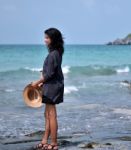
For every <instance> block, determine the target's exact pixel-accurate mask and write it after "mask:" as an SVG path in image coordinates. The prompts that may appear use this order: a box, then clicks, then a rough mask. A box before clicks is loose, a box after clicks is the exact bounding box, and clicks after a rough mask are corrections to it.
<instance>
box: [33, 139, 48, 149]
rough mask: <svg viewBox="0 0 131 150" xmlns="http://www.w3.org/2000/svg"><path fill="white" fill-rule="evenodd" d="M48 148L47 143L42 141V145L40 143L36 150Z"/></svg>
mask: <svg viewBox="0 0 131 150" xmlns="http://www.w3.org/2000/svg"><path fill="white" fill-rule="evenodd" d="M47 147H48V143H47V141H44V140H42V141H41V142H40V143H38V144H37V145H36V146H35V147H34V150H38V149H43V150H44V149H45V148H47Z"/></svg>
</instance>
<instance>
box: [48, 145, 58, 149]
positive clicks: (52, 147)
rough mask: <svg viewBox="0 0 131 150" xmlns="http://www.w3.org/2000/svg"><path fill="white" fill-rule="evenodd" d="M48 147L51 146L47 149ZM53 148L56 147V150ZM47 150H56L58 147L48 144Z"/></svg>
mask: <svg viewBox="0 0 131 150" xmlns="http://www.w3.org/2000/svg"><path fill="white" fill-rule="evenodd" d="M49 146H51V148H49ZM55 147H57V148H55ZM47 150H58V145H57V144H56V145H52V144H48V148H47Z"/></svg>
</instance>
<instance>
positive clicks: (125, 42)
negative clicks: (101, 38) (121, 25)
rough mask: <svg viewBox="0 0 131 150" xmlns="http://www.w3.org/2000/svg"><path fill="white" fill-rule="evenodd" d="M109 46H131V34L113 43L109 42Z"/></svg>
mask: <svg viewBox="0 0 131 150" xmlns="http://www.w3.org/2000/svg"><path fill="white" fill-rule="evenodd" d="M107 45H131V34H128V35H127V36H126V37H125V38H123V39H119V38H118V39H116V40H114V41H113V42H108V43H107Z"/></svg>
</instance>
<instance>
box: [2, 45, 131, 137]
mask: <svg viewBox="0 0 131 150" xmlns="http://www.w3.org/2000/svg"><path fill="white" fill-rule="evenodd" d="M46 55H47V49H46V47H44V46H43V45H1V46H0V116H1V118H0V122H1V123H0V136H1V138H4V137H6V136H20V135H24V134H26V133H30V132H33V131H34V130H35V131H37V130H40V129H43V123H44V120H43V112H44V106H43V107H42V108H39V109H32V108H29V107H27V106H26V105H25V104H24V102H23V98H22V92H23V89H24V87H25V86H26V85H27V84H28V83H30V82H31V81H34V80H37V79H38V78H39V77H40V73H39V70H41V68H42V65H43V62H44V59H45V57H46ZM62 68H63V73H64V77H65V90H64V93H65V94H64V103H62V104H60V105H58V106H57V107H58V116H59V124H60V127H59V134H67V133H72V132H75V131H82V132H83V131H90V132H92V133H93V134H94V137H99V138H106V137H115V136H118V135H119V136H121V135H125V136H126V135H127V134H128V135H130V134H131V126H130V124H131V89H129V88H127V87H126V86H124V85H122V84H121V81H123V80H129V81H130V80H131V46H106V45H105V46H104V45H66V46H65V53H64V56H63V63H62ZM30 114H32V115H30ZM81 119H82V122H81ZM101 127H102V128H101Z"/></svg>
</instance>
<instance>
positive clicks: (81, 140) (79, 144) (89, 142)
mask: <svg viewBox="0 0 131 150" xmlns="http://www.w3.org/2000/svg"><path fill="white" fill-rule="evenodd" d="M42 135H43V131H38V132H34V133H31V134H28V135H25V136H21V137H8V138H4V139H2V138H1V139H0V149H2V150H13V149H14V150H31V149H32V148H33V146H35V145H36V144H37V143H39V142H40V141H41V138H42ZM90 137H91V135H90V133H83V132H76V133H74V134H72V135H66V136H59V135H58V144H59V149H61V150H66V149H69V148H70V149H71V150H73V149H74V150H76V149H77V150H82V149H95V150H105V149H106V150H111V149H112V150H123V149H125V150H130V149H131V144H130V142H131V136H129V135H127V136H123V137H114V138H110V137H107V138H104V139H98V138H96V139H95V138H92V139H91V138H90ZM49 141H50V139H49Z"/></svg>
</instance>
